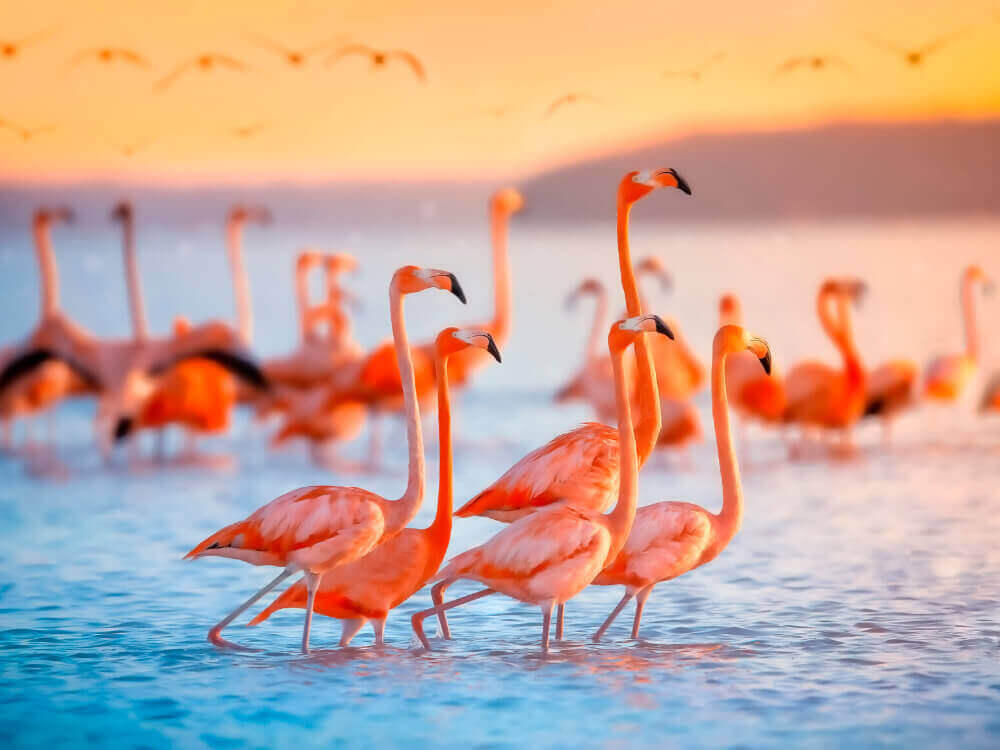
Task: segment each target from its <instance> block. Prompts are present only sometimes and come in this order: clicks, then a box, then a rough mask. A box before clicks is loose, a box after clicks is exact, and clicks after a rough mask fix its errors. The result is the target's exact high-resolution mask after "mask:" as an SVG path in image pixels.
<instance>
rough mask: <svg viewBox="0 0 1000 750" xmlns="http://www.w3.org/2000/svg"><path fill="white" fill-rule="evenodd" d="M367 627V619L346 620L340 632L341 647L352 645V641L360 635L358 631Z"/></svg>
mask: <svg viewBox="0 0 1000 750" xmlns="http://www.w3.org/2000/svg"><path fill="white" fill-rule="evenodd" d="M364 626H365V618H363V617H359V618H357V619H356V620H344V624H343V625H342V626H341V630H340V647H341V648H344V647H345V646H349V645H350V644H351V639H352V638H354V636H356V635H357V634H358V631H359V630H361V628H363V627H364Z"/></svg>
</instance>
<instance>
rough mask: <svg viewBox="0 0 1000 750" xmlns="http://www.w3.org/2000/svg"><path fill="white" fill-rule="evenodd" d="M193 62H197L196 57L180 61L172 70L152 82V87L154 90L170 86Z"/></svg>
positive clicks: (161, 89)
mask: <svg viewBox="0 0 1000 750" xmlns="http://www.w3.org/2000/svg"><path fill="white" fill-rule="evenodd" d="M195 62H197V59H196V58H191V59H190V60H187V61H186V62H182V63H181V64H180V65H178V66H177V67H176V68H174V69H173V70H172V71H170V72H169V73H167V74H166V75H165V76H164V77H163V78H161V79H160V80H158V81H157V82H156V83H154V84H153V89H154V90H156V91H163V90H164V89H166V88H167V87H168V86H171V85H172V84H173V83H174V81H176V80H177V79H178V78H180V77H181V76H182V75H184V73H185V72H187V70H188V69H189V68H190V67H191V66H192V65H194V64H195Z"/></svg>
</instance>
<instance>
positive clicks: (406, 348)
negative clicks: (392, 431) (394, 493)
mask: <svg viewBox="0 0 1000 750" xmlns="http://www.w3.org/2000/svg"><path fill="white" fill-rule="evenodd" d="M389 315H390V317H391V319H392V342H393V346H394V347H395V349H396V363H397V364H398V366H399V380H400V383H401V384H402V386H403V406H404V409H405V413H406V445H407V449H408V451H409V471H408V473H407V478H406V491H405V492H404V493H403V495H402V497H400V498H399V503H398V504H397V505H396V506H394V508H398V510H396V512H395V518H393V519H391V520H392V524H391V525H392V526H394V530H396V531H398V530H399V529H402V528H403V527H404V526H406V525H407V524H408V523H409V522H410V521H411V520H413V516H415V515H416V514H417V511H418V510H419V509H420V503H421V502H422V501H423V499H424V477H425V467H424V436H423V432H422V430H421V428H420V406H419V405H418V404H417V384H416V381H415V380H414V376H413V359H412V354H411V352H410V342H409V339H408V338H407V336H406V324H405V323H404V322H403V295H402V293H401V292H400V290H399V286H398V284H397V283H396V281H395V279H394V280H393V282H392V285H391V286H390V288H389ZM389 526H390V524H389V522H388V521H387V523H386V529H387V531H388V529H389Z"/></svg>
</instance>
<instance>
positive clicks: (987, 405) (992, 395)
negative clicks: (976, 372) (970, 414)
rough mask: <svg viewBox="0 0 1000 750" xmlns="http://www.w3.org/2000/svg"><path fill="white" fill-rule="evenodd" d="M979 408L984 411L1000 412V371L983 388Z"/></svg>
mask: <svg viewBox="0 0 1000 750" xmlns="http://www.w3.org/2000/svg"><path fill="white" fill-rule="evenodd" d="M979 410H980V411H982V412H990V411H997V412H1000V373H997V374H996V375H994V376H993V377H992V378H991V379H990V382H989V383H987V384H986V388H985V389H984V390H983V397H982V399H980V401H979Z"/></svg>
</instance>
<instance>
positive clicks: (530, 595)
mask: <svg viewBox="0 0 1000 750" xmlns="http://www.w3.org/2000/svg"><path fill="white" fill-rule="evenodd" d="M644 332H647V333H654V332H655V333H660V334H663V335H665V336H669V337H672V334H671V332H670V329H669V328H667V326H666V324H665V323H664V322H663V321H662V320H661V319H660V318H658V317H657V316H655V315H640V316H637V317H634V318H626V319H625V320H622V321H618V322H617V323H615V324H614V325H613V326H611V330H610V332H609V334H608V349H609V350H610V351H611V363H612V367H613V368H614V376H615V400H616V402H617V405H618V445H619V450H620V454H621V462H620V463H621V467H622V469H621V472H620V481H619V483H618V502H617V503H616V504H615V506H614V508H613V509H612V510H611V512H610V513H608V514H607V515H604V514H603V513H602V512H601V511H599V510H590V509H584V508H580V507H572V506H568V505H565V504H557V505H552V506H550V507H548V508H545V509H543V510H539V511H537V512H535V513H532V514H531V515H527V516H524V517H522V518H520V519H518V520H517V521H514V522H513V523H512V524H510V525H509V526H507V527H505V528H504V529H503V530H502V531H500V532H499V533H498V534H496V535H495V536H494V537H492V538H491V539H490V540H489V541H487V542H486V543H485V544H482V545H480V546H478V547H475V548H473V549H471V550H468V551H467V552H463V553H461V554H460V555H458V556H457V557H454V558H452V560H451V561H450V562H449V563H448V564H447V565H446V566H445V568H444V570H442V571H441V572H440V573H438V574H437V575H435V576H434V577H433V578H431V581H432V582H436V583H437V586H435V589H439V590H440V587H441V586H442V585H443V586H448V585H450V584H452V583H454V582H455V581H458V580H461V579H467V580H472V581H478V582H479V583H482V584H483V585H485V586H486V588H485V589H483V590H481V591H478V592H476V593H474V594H469V595H467V596H463V597H461V598H459V599H455V600H454V601H451V602H448V603H444V602H439V601H438V600H437V599H435V603H434V606H433V607H431V608H430V609H425V610H423V611H422V612H418V613H416V614H415V615H413V617H412V619H411V622H412V624H413V632H414V633H416V635H417V638H419V639H420V642H421V643H422V644H423V647H424V648H425V649H427V650H430V641H428V640H427V636H426V635H424V629H423V621H424V619H426V618H427V617H429V616H430V615H433V614H437V615H438V616H439V618H441V622H443V617H444V613H445V612H446V611H447V610H449V609H452V608H454V607H458V606H460V605H462V604H467V603H468V602H471V601H475V600H476V599H480V598H482V597H484V596H489V595H490V594H495V593H497V592H499V593H501V594H504V595H506V596H509V597H511V598H513V599H517V600H518V601H522V602H525V603H526V604H535V605H537V606H538V607H540V608H541V610H542V618H543V620H542V653H543V654H544V653H547V652H548V650H549V625H550V622H551V619H552V610H553V609H554V608H555V607H556V606H558V607H562V606H563V605H564V604H565V603H566V601H567V600H568V599H571V598H572V597H574V596H576V595H577V594H578V593H580V592H581V591H582V590H583V589H584V588H586V587H587V585H588V584H590V583H591V582H592V581H593V580H594V578H595V577H596V576H597V575H598V574H599V573H600V572H601V570H602V569H603V568H604V567H605V566H606V565H607V564H608V562H610V561H611V560H614V559H615V557H616V556H617V555H618V553H619V552H620V551H621V549H622V546H623V545H624V544H625V540H626V539H627V538H628V534H629V530H630V529H631V528H632V520H633V519H634V518H635V508H636V503H637V500H638V485H639V457H638V452H637V449H636V438H635V435H634V434H633V432H632V429H633V428H632V413H631V407H630V405H629V395H628V391H629V388H628V385H627V383H626V381H625V372H624V367H623V364H622V362H623V359H624V356H625V349H626V348H627V347H628V346H629V345H631V344H633V343H636V342H637V341H638V340H639V338H640V337H641V336H642V334H643V333H644ZM598 481H599V480H598ZM557 629H558V625H557ZM557 637H559V634H557Z"/></svg>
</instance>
